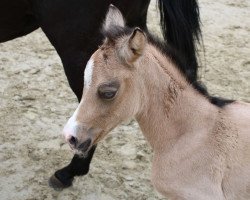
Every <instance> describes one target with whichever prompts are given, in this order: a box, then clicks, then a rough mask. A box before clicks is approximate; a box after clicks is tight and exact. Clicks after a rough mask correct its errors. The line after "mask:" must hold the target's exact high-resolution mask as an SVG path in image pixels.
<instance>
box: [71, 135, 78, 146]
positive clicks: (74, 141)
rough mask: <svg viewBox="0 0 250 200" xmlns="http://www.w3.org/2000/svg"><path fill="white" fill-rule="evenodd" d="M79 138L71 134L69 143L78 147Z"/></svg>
mask: <svg viewBox="0 0 250 200" xmlns="http://www.w3.org/2000/svg"><path fill="white" fill-rule="evenodd" d="M77 142H78V141H77V138H76V137H74V136H71V138H70V139H69V143H70V144H71V145H73V146H74V147H76V145H77Z"/></svg>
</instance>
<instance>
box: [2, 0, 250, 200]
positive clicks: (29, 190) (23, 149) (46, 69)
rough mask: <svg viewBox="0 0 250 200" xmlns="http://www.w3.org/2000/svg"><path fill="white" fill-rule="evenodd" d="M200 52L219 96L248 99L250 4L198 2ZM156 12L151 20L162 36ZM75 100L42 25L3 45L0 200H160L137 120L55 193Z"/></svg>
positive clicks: (243, 0)
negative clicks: (53, 182)
mask: <svg viewBox="0 0 250 200" xmlns="http://www.w3.org/2000/svg"><path fill="white" fill-rule="evenodd" d="M199 2H200V7H201V19H202V23H203V27H202V30H203V35H204V37H203V40H204V46H205V53H204V52H203V51H201V52H200V62H201V65H202V69H201V70H200V76H201V78H202V80H203V81H205V83H206V85H207V86H208V88H209V91H210V92H211V93H213V94H216V95H221V96H224V97H228V98H234V99H240V100H245V101H250V20H249V19H250V1H249V0H237V1H234V0H217V1H210V0H200V1H199ZM156 12H157V10H156V8H155V4H154V2H153V3H152V4H151V7H150V13H149V15H150V17H149V25H150V28H151V30H153V31H154V32H157V33H159V27H158V18H157V17H155V14H156ZM76 106H77V101H76V98H75V96H74V95H73V93H72V92H71V90H70V88H69V86H68V83H67V81H66V77H65V75H64V72H63V68H62V65H61V62H60V59H59V57H58V56H57V54H56V52H55V50H54V49H53V47H52V46H51V45H50V43H49V42H48V40H47V39H46V37H45V35H44V34H43V33H42V31H41V30H38V31H35V32H33V33H32V34H29V35H28V36H26V37H22V38H19V39H16V40H13V41H10V42H6V43H3V44H0V199H1V200H34V199H36V200H45V199H46V200H49V199H59V200H69V199H72V200H146V199H147V200H159V199H164V198H163V197H162V196H161V195H159V194H157V192H156V191H155V190H154V189H153V188H152V185H151V183H150V168H151V164H150V162H151V159H152V152H151V149H150V148H149V147H148V144H147V142H146V141H145V140H144V138H143V136H142V134H141V132H140V130H139V128H138V125H137V124H136V123H135V122H131V123H130V124H128V125H126V126H125V125H123V126H120V127H118V128H116V129H115V130H114V131H113V132H112V133H111V134H109V135H108V136H107V138H106V140H105V141H103V142H101V144H100V145H99V146H98V149H97V151H96V154H95V156H94V159H93V162H92V165H91V170H90V173H89V174H88V175H87V176H85V177H80V178H77V179H76V180H75V182H74V186H73V187H71V188H69V189H66V190H64V191H61V192H58V191H54V190H53V189H51V188H49V187H48V184H47V181H48V178H49V177H50V175H51V174H52V173H53V172H54V171H55V170H56V169H59V168H61V167H63V166H65V165H66V164H68V163H69V161H70V159H71V158H72V153H71V151H70V149H69V147H68V145H67V144H65V142H64V140H63V138H62V137H61V135H60V133H61V130H62V127H63V125H64V124H65V122H66V121H67V119H68V118H69V117H70V115H71V114H72V113H73V111H74V109H75V108H76Z"/></svg>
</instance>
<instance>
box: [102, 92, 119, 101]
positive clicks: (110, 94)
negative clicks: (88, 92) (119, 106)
mask: <svg viewBox="0 0 250 200" xmlns="http://www.w3.org/2000/svg"><path fill="white" fill-rule="evenodd" d="M116 92H117V91H111V90H110V91H98V95H99V97H100V98H101V99H105V100H112V99H113V98H114V97H115V95H116Z"/></svg>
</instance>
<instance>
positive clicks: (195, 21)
mask: <svg viewBox="0 0 250 200" xmlns="http://www.w3.org/2000/svg"><path fill="white" fill-rule="evenodd" d="M158 7H159V10H160V20H161V21H160V22H161V29H162V33H163V37H164V39H165V40H166V41H167V43H168V44H169V45H170V46H171V47H173V48H175V49H176V50H177V51H178V52H179V53H180V55H181V56H183V58H184V60H185V61H186V68H185V69H181V70H183V73H185V75H186V76H187V78H188V80H189V81H190V82H191V83H193V82H195V81H196V80H197V74H198V62H197V55H196V53H197V48H196V41H197V42H199V41H200V39H201V37H202V35H201V29H200V13H199V6H198V2H197V0H158Z"/></svg>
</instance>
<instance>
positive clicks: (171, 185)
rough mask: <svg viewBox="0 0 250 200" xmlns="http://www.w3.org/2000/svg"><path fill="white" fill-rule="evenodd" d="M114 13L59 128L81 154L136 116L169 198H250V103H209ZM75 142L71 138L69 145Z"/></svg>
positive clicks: (161, 49)
mask: <svg viewBox="0 0 250 200" xmlns="http://www.w3.org/2000/svg"><path fill="white" fill-rule="evenodd" d="M124 24H125V23H124V19H123V17H122V14H121V13H120V12H119V10H118V9H117V8H115V7H111V8H110V11H109V12H108V14H107V17H106V21H105V24H104V27H103V29H104V31H103V33H104V35H105V40H104V43H103V44H102V45H101V46H100V48H99V49H98V50H97V51H96V52H95V53H94V54H93V55H92V56H91V58H90V60H89V61H88V65H87V68H86V71H87V72H88V73H86V74H87V75H86V76H85V77H84V82H85V87H84V90H83V96H82V99H81V101H80V104H79V106H78V108H77V109H76V111H75V113H74V114H73V116H72V117H71V118H70V120H69V121H68V123H67V124H66V126H65V128H64V135H65V138H66V140H67V141H68V142H69V144H70V146H71V148H73V149H75V152H76V153H79V154H83V155H84V154H86V153H87V152H88V151H89V149H91V147H92V146H93V145H96V144H97V143H98V142H99V141H100V140H101V139H103V138H104V136H105V135H107V134H108V133H109V132H110V131H111V130H112V129H113V128H115V127H116V126H117V125H118V124H120V123H121V122H123V121H126V120H127V119H129V118H135V119H136V120H137V121H138V123H139V126H140V128H141V130H142V132H143V134H144V136H145V138H146V139H147V140H148V142H149V144H150V146H151V147H152V150H153V154H154V156H153V166H152V178H151V179H152V183H153V185H154V187H155V188H156V189H157V190H158V191H159V192H160V193H161V194H163V195H164V196H165V197H168V199H173V200H184V199H185V200H212V199H214V200H215V199H216V200H226V199H227V200H235V199H237V200H249V199H250V123H249V122H250V104H249V103H244V102H240V101H230V100H223V99H219V98H216V97H210V96H209V95H208V94H204V93H203V92H202V91H199V90H197V88H198V87H196V88H195V87H194V86H193V85H192V84H191V83H190V81H189V80H188V79H187V77H186V75H185V74H184V73H183V72H182V71H181V70H180V69H181V67H180V64H185V63H184V62H183V63H182V62H181V61H180V58H178V55H175V53H174V52H173V51H172V50H171V49H169V48H168V46H164V45H161V44H160V43H159V42H157V40H156V39H154V38H153V37H152V36H150V35H149V34H148V33H145V32H143V31H142V30H141V29H139V28H134V29H133V28H128V27H125V26H124ZM72 138H73V140H72Z"/></svg>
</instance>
